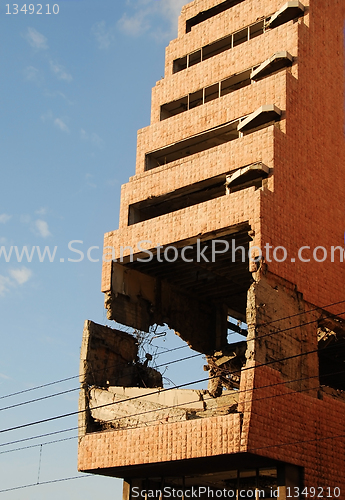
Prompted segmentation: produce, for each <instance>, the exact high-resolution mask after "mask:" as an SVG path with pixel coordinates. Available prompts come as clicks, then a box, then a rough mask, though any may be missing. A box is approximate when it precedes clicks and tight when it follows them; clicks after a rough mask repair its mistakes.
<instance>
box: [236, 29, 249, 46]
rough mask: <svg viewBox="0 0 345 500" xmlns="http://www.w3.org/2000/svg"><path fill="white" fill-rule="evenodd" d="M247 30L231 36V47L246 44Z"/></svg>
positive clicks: (247, 38)
mask: <svg viewBox="0 0 345 500" xmlns="http://www.w3.org/2000/svg"><path fill="white" fill-rule="evenodd" d="M249 33H250V31H249V28H244V29H243V30H241V31H238V32H237V33H234V35H233V37H234V38H233V47H237V45H241V43H244V42H247V41H248V40H249Z"/></svg>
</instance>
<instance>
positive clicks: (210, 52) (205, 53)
mask: <svg viewBox="0 0 345 500" xmlns="http://www.w3.org/2000/svg"><path fill="white" fill-rule="evenodd" d="M231 47H232V35H230V36H227V37H225V38H221V39H220V40H217V41H216V42H213V43H210V44H209V45H206V46H205V47H203V48H202V60H203V61H205V60H206V59H209V58H210V57H214V56H217V55H218V54H221V53H222V52H225V51H226V50H228V49H231Z"/></svg>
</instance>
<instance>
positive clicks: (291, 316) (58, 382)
mask: <svg viewBox="0 0 345 500" xmlns="http://www.w3.org/2000/svg"><path fill="white" fill-rule="evenodd" d="M343 303H345V300H341V301H339V302H333V303H331V304H328V305H326V306H322V307H315V308H314V309H309V310H308V311H302V312H300V313H296V314H292V315H290V316H285V317H283V318H278V319H275V320H272V321H268V322H266V323H262V324H261V325H257V328H259V327H262V326H267V325H270V324H272V323H276V322H278V321H284V320H286V319H290V318H294V317H297V316H301V315H302V314H308V313H310V312H315V311H318V310H321V309H326V308H329V307H332V306H335V305H339V304H343ZM343 314H345V312H342V313H340V314H333V316H341V315H343ZM298 326H303V324H301V325H297V326H296V327H295V328H297V327H298ZM280 331H284V330H280ZM277 333H279V332H277ZM269 335H271V334H269ZM187 347H189V346H188V345H185V346H180V347H175V348H173V349H168V350H166V351H163V352H161V353H158V354H159V355H161V354H167V353H169V352H173V351H177V350H179V349H185V348H187ZM76 378H79V375H75V376H73V377H68V378H64V379H61V380H56V381H54V382H49V383H47V384H42V385H38V386H36V387H31V388H30V389H24V390H22V391H18V392H14V393H12V394H6V395H5V396H0V400H1V399H5V398H9V397H12V396H18V395H19V394H24V393H26V392H31V391H34V390H37V389H42V388H45V387H49V386H51V385H56V384H61V383H63V382H68V381H69V380H74V379H76Z"/></svg>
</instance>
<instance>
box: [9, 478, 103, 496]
mask: <svg viewBox="0 0 345 500" xmlns="http://www.w3.org/2000/svg"><path fill="white" fill-rule="evenodd" d="M87 477H95V476H94V474H85V475H83V476H75V477H65V478H64V479H53V480H52V481H44V482H42V483H33V484H25V485H24V486H16V487H14V488H7V489H6V490H0V493H8V492H9V491H16V490H23V489H25V488H32V487H33V486H44V485H46V484H54V483H63V482H65V481H73V480H75V479H85V478H87Z"/></svg>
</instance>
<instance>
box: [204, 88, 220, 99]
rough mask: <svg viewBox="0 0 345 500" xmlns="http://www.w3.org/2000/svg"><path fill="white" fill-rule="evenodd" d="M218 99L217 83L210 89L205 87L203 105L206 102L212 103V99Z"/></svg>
mask: <svg viewBox="0 0 345 500" xmlns="http://www.w3.org/2000/svg"><path fill="white" fill-rule="evenodd" d="M218 97H219V83H215V84H214V85H211V86H210V87H206V89H205V100H204V102H205V104H206V103H207V102H210V101H213V100H214V99H218Z"/></svg>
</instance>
